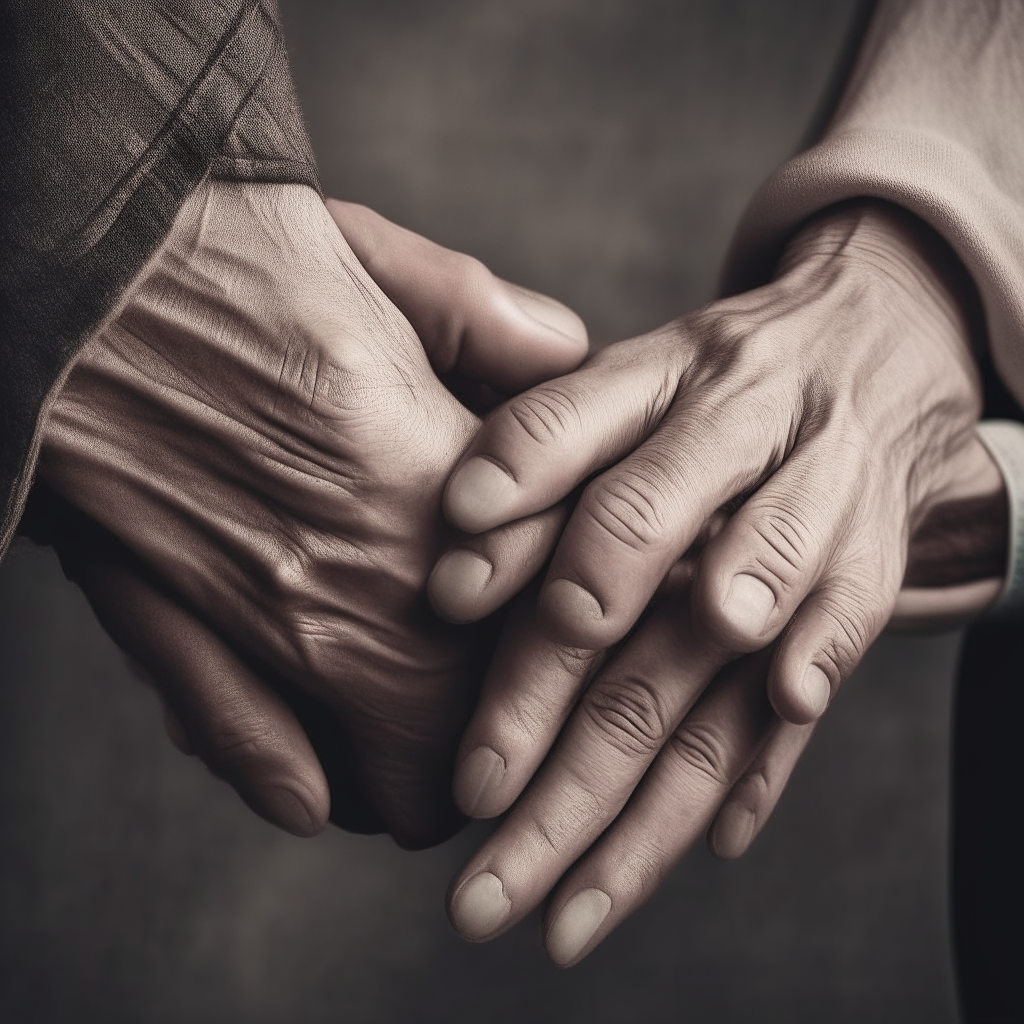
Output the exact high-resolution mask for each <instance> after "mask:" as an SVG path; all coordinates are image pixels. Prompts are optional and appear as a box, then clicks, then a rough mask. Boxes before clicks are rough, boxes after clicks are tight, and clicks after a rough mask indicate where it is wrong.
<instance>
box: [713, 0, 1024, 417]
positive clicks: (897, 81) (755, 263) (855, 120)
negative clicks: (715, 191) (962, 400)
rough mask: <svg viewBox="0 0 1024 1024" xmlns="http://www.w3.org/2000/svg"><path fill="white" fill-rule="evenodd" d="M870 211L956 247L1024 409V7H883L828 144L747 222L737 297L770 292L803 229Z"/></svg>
mask: <svg viewBox="0 0 1024 1024" xmlns="http://www.w3.org/2000/svg"><path fill="white" fill-rule="evenodd" d="M858 197H874V198H878V199H884V200H887V201H889V202H892V203H896V204H898V205H900V206H902V207H904V208H905V209H908V210H910V211H912V212H913V213H915V214H916V215H917V216H919V217H921V218H922V219H923V220H925V221H926V222H927V223H928V224H930V225H931V226H932V227H933V228H935V230H936V231H938V232H939V234H940V235H942V236H943V237H944V238H945V239H946V240H947V241H948V242H949V244H950V246H951V247H952V248H953V249H954V251H955V252H956V253H957V254H958V255H959V257H960V259H961V260H962V261H963V263H964V265H965V266H966V268H967V270H968V271H969V272H970V274H971V276H972V277H973V279H974V281H975V283H976V284H977V287H978V291H979V293H980V295H981V300H982V304H983V307H984V314H985V320H986V327H987V333H988V341H989V345H990V348H991V354H992V359H993V361H994V363H995V366H996V368H997V370H998V371H999V374H1000V375H1001V377H1002V378H1003V380H1004V381H1005V383H1006V385H1007V387H1008V388H1009V390H1010V391H1011V392H1012V393H1013V395H1014V396H1015V397H1016V400H1017V402H1018V403H1020V404H1024V0H881V2H880V3H879V4H878V7H877V9H876V11H875V14H874V17H873V19H872V22H871V25H870V27H869V29H868V32H867V35H866V38H865V40H864V43H863V46H862V48H861V51H860V55H859V57H858V60H857V62H856V64H855V65H854V69H853V73H852V75H851V77H850V80H849V82H848V83H847V86H846V89H845V91H844V93H843V96H842V99H841V101H840V103H839V106H838V108H837V110H836V113H835V115H834V116H833V118H832V120H831V122H830V124H829V125H828V127H827V129H826V130H825V132H824V135H823V137H822V138H821V140H820V141H819V142H818V143H817V144H816V145H814V146H812V147H811V148H810V149H809V150H807V151H806V152H804V153H801V154H800V155H799V156H797V157H796V158H795V159H793V160H790V161H789V162H788V163H786V164H785V165H783V166H782V167H781V168H780V169H779V170H778V171H776V172H775V174H773V175H772V176H771V177H770V178H769V179H768V181H766V182H765V183H764V185H763V186H762V187H761V188H760V189H759V191H758V192H757V193H756V195H755V196H754V198H753V200H752V201H751V203H750V205H749V207H748V209H747V210H746V212H745V214H744V216H743V218H742V220H741V223H740V225H739V228H738V230H737V233H736V235H735V238H734V240H733V244H732V246H731V249H730V253H729V256H728V258H727V261H726V266H725V271H724V277H723V288H724V290H725V291H726V292H727V293H732V292H737V291H743V290H746V289H747V288H750V287H753V286H756V285H758V284H762V283H764V282H765V281H766V280H767V279H768V278H769V277H770V275H771V273H772V270H773V268H774V265H775V262H776V260H777V258H778V255H779V253H780V251H781V249H782V247H783V246H784V245H785V243H786V241H787V240H788V238H789V237H790V236H791V235H792V234H793V232H794V230H795V229H796V228H797V227H798V226H799V225H800V223H801V222H802V221H803V220H805V219H806V218H807V217H808V216H810V215H812V214H814V213H816V212H817V211H819V210H822V209H824V208H825V207H827V206H830V205H832V204H834V203H837V202H840V201H842V200H846V199H853V198H858Z"/></svg>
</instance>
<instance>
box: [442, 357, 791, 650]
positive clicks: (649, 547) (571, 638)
mask: <svg viewBox="0 0 1024 1024" xmlns="http://www.w3.org/2000/svg"><path fill="white" fill-rule="evenodd" d="M581 372H582V371H581ZM579 375H580V374H579V373H577V374H574V375H573V376H574V377H578V376H579ZM555 383H557V382H555ZM757 424H758V420H757V418H751V416H750V412H749V410H745V409H744V408H743V406H742V403H741V402H726V403H716V404H715V405H714V406H713V407H707V406H706V403H705V402H704V401H703V400H701V399H698V398H691V397H687V396H680V397H679V398H678V399H677V400H676V402H675V404H674V405H673V406H672V408H671V409H670V410H669V411H668V412H667V413H666V414H665V416H664V419H663V420H662V421H661V423H660V424H659V425H658V427H657V429H656V430H655V431H654V432H653V433H652V434H651V436H650V437H648V438H647V440H646V441H644V442H643V443H642V444H641V445H639V447H637V449H636V450H635V451H634V452H633V453H632V454H630V455H628V456H627V457H626V458H624V459H623V460H622V461H621V462H620V463H618V465H616V466H613V467H612V468H611V469H609V470H607V471H606V472H605V473H603V474H602V475H601V476H599V477H598V478H597V479H595V480H594V481H593V482H591V483H590V484H589V485H588V486H587V488H586V490H585V491H584V492H583V495H582V497H581V498H580V500H579V502H578V504H577V505H576V509H575V511H574V512H573V514H572V517H571V518H570V520H569V523H568V525H567V526H566V528H565V532H564V533H563V535H562V538H561V540H560V541H559V544H558V548H557V550H556V551H555V554H554V557H553V558H552V560H551V567H550V568H549V570H548V573H547V576H546V579H545V581H544V585H543V587H542V589H541V594H540V598H539V602H538V618H539V619H540V621H541V623H542V624H543V626H544V628H545V629H546V630H547V631H548V633H549V635H550V636H551V638H552V639H553V640H556V641H558V642H559V643H563V644H572V645H575V646H578V647H586V648H595V649H596V648H601V647H607V646H609V645H610V644H614V643H616V642H618V641H619V640H620V639H621V638H622V637H623V636H625V635H626V633H628V631H629V630H630V629H631V628H632V626H633V624H634V623H635V622H636V621H637V619H638V618H639V616H640V614H641V613H642V612H643V610H644V608H645V607H646V606H647V604H648V602H649V601H650V600H651V597H652V595H653V594H654V592H655V590H656V589H657V587H658V585H659V583H660V581H661V580H662V579H663V578H664V576H665V573H666V572H667V571H668V570H669V569H670V567H671V566H672V565H673V564H674V563H675V562H677V561H678V559H679V558H680V557H681V556H682V555H683V553H684V552H685V551H687V550H688V549H689V548H690V547H691V545H693V543H694V542H695V540H696V539H697V538H698V536H699V534H700V533H701V531H702V528H704V526H705V524H707V523H708V522H709V520H710V519H711V518H712V517H713V516H714V514H715V512H716V510H717V509H719V508H721V506H723V505H725V504H726V503H727V502H728V501H730V500H731V499H732V498H733V497H734V496H735V495H737V494H739V493H743V492H745V491H746V490H748V489H749V488H751V487H752V486H754V485H755V484H757V483H759V482H760V479H761V478H762V477H763V475H764V473H765V467H766V465H767V464H768V463H769V462H770V461H771V459H772V455H771V452H772V449H773V447H774V442H773V441H772V439H771V438H766V437H765V436H764V435H763V432H762V431H760V430H759V429H757ZM484 429H486V425H485V427H484ZM709 450H710V451H714V453H715V454H714V456H713V457H709V454H708V452H709ZM449 486H450V485H449ZM723 532H724V531H723ZM712 543H718V544H720V543H721V538H720V537H719V538H718V539H716V540H715V541H713V542H712ZM712 636H713V638H714V634H712ZM765 642H767V641H765ZM723 646H724V647H725V649H726V650H732V651H735V652H736V653H739V652H740V651H742V650H744V648H742V647H740V648H731V647H729V646H728V645H723ZM745 649H746V650H751V649H754V648H751V647H748V648H745Z"/></svg>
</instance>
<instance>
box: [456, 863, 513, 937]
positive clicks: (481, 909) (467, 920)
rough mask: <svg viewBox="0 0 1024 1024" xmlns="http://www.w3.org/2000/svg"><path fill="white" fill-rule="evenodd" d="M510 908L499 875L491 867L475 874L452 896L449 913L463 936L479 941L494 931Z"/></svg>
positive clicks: (510, 902) (509, 911) (506, 915)
mask: <svg viewBox="0 0 1024 1024" xmlns="http://www.w3.org/2000/svg"><path fill="white" fill-rule="evenodd" d="M511 912H512V901H511V900H509V898H508V897H507V896H506V895H505V889H504V887H503V886H502V884H501V879H500V878H498V876H497V875H492V874H491V873H490V871H481V872H480V874H479V875H474V876H473V877H472V878H471V879H470V880H469V881H468V882H467V883H466V884H465V885H464V886H463V887H462V888H461V889H459V891H458V892H457V893H456V894H455V897H454V898H453V899H452V903H451V907H450V909H449V917H450V918H451V922H452V924H453V925H454V926H455V929H456V930H457V931H458V932H459V934H461V935H462V936H463V937H465V938H467V939H472V940H474V941H476V942H480V941H481V940H483V939H486V938H487V937H488V936H489V935H491V934H492V933H493V932H495V931H497V929H498V928H499V927H500V925H501V922H502V921H504V920H505V918H506V917H508V915H509V914H510V913H511Z"/></svg>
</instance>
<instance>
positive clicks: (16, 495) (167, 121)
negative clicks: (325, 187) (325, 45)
mask: <svg viewBox="0 0 1024 1024" xmlns="http://www.w3.org/2000/svg"><path fill="white" fill-rule="evenodd" d="M0 152H2V153H3V154H4V165H5V166H4V174H3V180H2V182H0V370H2V372H0V555H2V553H3V551H5V550H6V547H7V545H8V544H9V543H10V539H11V536H12V535H13V533H14V530H15V527H16V525H17V523H18V519H19V517H20V515H21V512H22V509H23V507H24V504H25V499H26V497H27V494H28V490H29V487H30V485H31V482H32V475H33V471H34V466H35V462H36V457H37V453H38V448H39V443H40V438H39V433H40V431H39V424H40V423H41V422H42V421H43V419H44V417H45V411H46V407H47V404H48V402H49V401H50V399H51V398H52V396H53V395H55V394H56V392H57V391H58V390H59V388H60V385H61V384H62V383H63V380H64V377H65V376H66V373H67V372H68V370H69V369H70V366H71V364H72V361H73V357H74V355H75V353H76V352H77V350H78V348H79V346H80V345H81V344H82V342H83V341H84V340H85V339H86V338H87V337H89V336H90V335H91V334H92V333H93V332H94V331H95V330H96V329H97V328H98V327H99V326H101V325H102V323H103V322H105V320H106V319H108V318H109V317H110V316H112V315H113V314H114V313H115V312H116V310H117V308H118V303H119V301H120V300H121V299H122V298H123V297H124V296H125V295H126V294H127V292H128V289H129V286H130V284H131V282H132V281H133V280H134V279H135V278H136V277H137V276H138V274H139V272H140V271H141V270H142V268H143V267H144V266H145V264H146V263H147V261H148V260H149V259H150V258H151V257H152V256H153V254H154V253H155V252H156V251H157V249H158V248H159V246H160V244H161V242H162V241H163V239H164V237H165V236H166V235H167V233H168V231H169V230H170V228H171V225H172V223H173V221H174V217H175V215H176V213H177V212H178V210H179V208H180V207H181V205H182V203H183V202H184V200H185V198H186V197H187V196H188V195H189V193H190V192H191V191H192V190H193V189H194V188H195V187H196V186H197V185H198V184H199V183H200V182H201V181H202V180H203V179H204V178H205V177H206V176H207V175H208V174H212V175H213V176H215V177H221V178H230V179H234V180H245V181H275V182H292V183H301V184H306V185H309V186H311V187H313V188H315V189H317V190H319V183H318V180H317V176H316V168H315V162H314V159H313V155H312V150H311V147H310V145H309V140H308V137H307V135H306V131H305V127H304V125H303V122H302V117H301V113H300V110H299V106H298V102H297V100H296V97H295V91H294V87H293V85H292V81H291V77H290V72H289V69H288V59H287V52H286V50H285V48H284V43H283V40H282V38H281V30H280V21H279V15H278V12H277V5H276V2H274V0H249V2H244V0H187V2H181V0H179V2H170V0H168V2H165V3H160V2H155V0H146V2H140V0H103V2H97V0H0Z"/></svg>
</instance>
